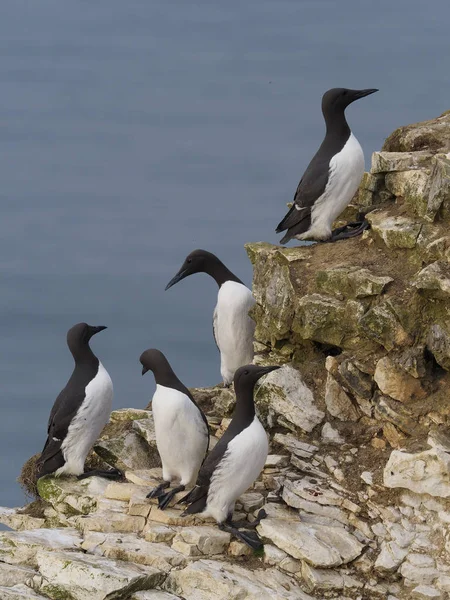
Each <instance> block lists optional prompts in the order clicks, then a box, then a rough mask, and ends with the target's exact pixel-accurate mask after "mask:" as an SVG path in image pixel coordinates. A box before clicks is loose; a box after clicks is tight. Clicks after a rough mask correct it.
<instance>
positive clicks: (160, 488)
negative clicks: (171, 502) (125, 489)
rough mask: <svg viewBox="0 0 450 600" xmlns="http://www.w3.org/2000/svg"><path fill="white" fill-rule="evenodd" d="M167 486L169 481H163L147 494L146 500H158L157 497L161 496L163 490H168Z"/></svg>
mask: <svg viewBox="0 0 450 600" xmlns="http://www.w3.org/2000/svg"><path fill="white" fill-rule="evenodd" d="M169 485H170V481H163V482H162V483H160V484H159V485H157V486H156V487H155V488H153V489H152V491H151V492H149V493H148V494H147V498H159V496H161V495H162V493H163V492H164V490H165V489H166V488H168V487H169Z"/></svg>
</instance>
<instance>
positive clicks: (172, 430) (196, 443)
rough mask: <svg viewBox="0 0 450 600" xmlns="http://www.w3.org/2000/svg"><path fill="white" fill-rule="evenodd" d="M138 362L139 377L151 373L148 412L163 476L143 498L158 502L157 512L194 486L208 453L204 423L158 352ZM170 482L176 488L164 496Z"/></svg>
mask: <svg viewBox="0 0 450 600" xmlns="http://www.w3.org/2000/svg"><path fill="white" fill-rule="evenodd" d="M140 361H141V364H142V375H145V373H147V371H153V375H154V376H155V381H156V391H155V393H154V395H153V399H152V411H153V419H154V423H155V434H156V446H157V448H158V452H159V456H160V458H161V462H162V474H163V483H161V484H160V485H159V486H157V487H156V488H154V489H153V490H152V491H151V492H150V493H149V494H148V496H147V497H148V498H158V505H159V508H160V509H161V510H163V509H164V508H166V507H167V505H168V504H169V502H170V501H171V500H172V498H173V497H174V496H175V494H176V493H177V492H181V491H182V490H184V489H185V487H186V486H189V485H194V483H195V481H196V479H197V475H198V471H199V469H200V466H201V464H202V462H203V460H204V458H205V454H206V452H207V450H208V445H209V430H208V421H207V420H206V417H205V415H204V414H203V412H202V410H201V409H200V407H199V406H198V405H197V403H196V402H195V400H194V398H193V397H192V394H191V393H190V392H189V390H188V389H187V388H186V387H185V386H184V385H183V384H182V383H181V381H180V380H179V379H178V377H177V376H176V375H175V373H174V372H173V370H172V367H171V366H170V364H169V361H168V360H167V358H166V357H165V356H164V354H163V353H162V352H160V351H159V350H154V349H150V350H146V351H145V352H143V353H142V354H141V357H140ZM173 480H178V481H179V485H178V486H176V487H174V488H173V489H172V490H170V491H169V492H167V493H164V490H165V489H166V488H167V487H169V486H170V484H171V482H172V481H173Z"/></svg>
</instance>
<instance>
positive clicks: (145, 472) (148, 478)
mask: <svg viewBox="0 0 450 600" xmlns="http://www.w3.org/2000/svg"><path fill="white" fill-rule="evenodd" d="M125 478H126V479H127V480H128V481H131V483H134V484H136V485H139V486H142V485H144V486H148V487H149V488H151V487H154V486H155V485H158V483H161V479H162V469H161V468H159V467H154V468H152V469H136V470H134V471H125Z"/></svg>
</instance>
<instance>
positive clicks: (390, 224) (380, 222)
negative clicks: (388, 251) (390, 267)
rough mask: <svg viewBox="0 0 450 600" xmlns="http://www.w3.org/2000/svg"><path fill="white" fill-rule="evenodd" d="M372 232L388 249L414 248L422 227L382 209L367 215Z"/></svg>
mask: <svg viewBox="0 0 450 600" xmlns="http://www.w3.org/2000/svg"><path fill="white" fill-rule="evenodd" d="M367 220H368V221H369V223H370V224H371V226H372V230H373V231H374V232H375V233H376V234H377V235H378V236H379V237H380V238H381V239H382V240H383V242H384V243H385V244H386V246H387V247H388V248H414V247H415V245H416V243H417V238H418V237H419V233H420V230H421V229H422V225H421V224H420V223H418V222H416V221H413V220H412V219H408V218H407V217H401V216H392V215H390V214H389V213H388V212H386V211H383V210H381V209H377V210H374V211H372V212H371V213H369V214H368V215H367Z"/></svg>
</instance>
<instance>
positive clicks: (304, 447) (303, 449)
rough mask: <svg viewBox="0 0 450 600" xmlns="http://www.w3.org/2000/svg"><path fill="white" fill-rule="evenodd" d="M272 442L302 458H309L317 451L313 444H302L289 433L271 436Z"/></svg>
mask: <svg viewBox="0 0 450 600" xmlns="http://www.w3.org/2000/svg"><path fill="white" fill-rule="evenodd" d="M273 441H274V442H276V443H277V444H281V445H282V446H284V447H285V448H286V449H287V450H289V452H292V453H293V454H295V455H296V456H301V457H302V458H311V457H312V456H313V455H314V453H315V452H317V451H318V449H319V448H318V447H317V446H314V445H313V444H307V443H306V442H302V441H301V440H299V439H298V437H297V436H293V435H291V434H290V433H288V434H286V435H285V434H283V433H276V434H275V435H274V436H273Z"/></svg>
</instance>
